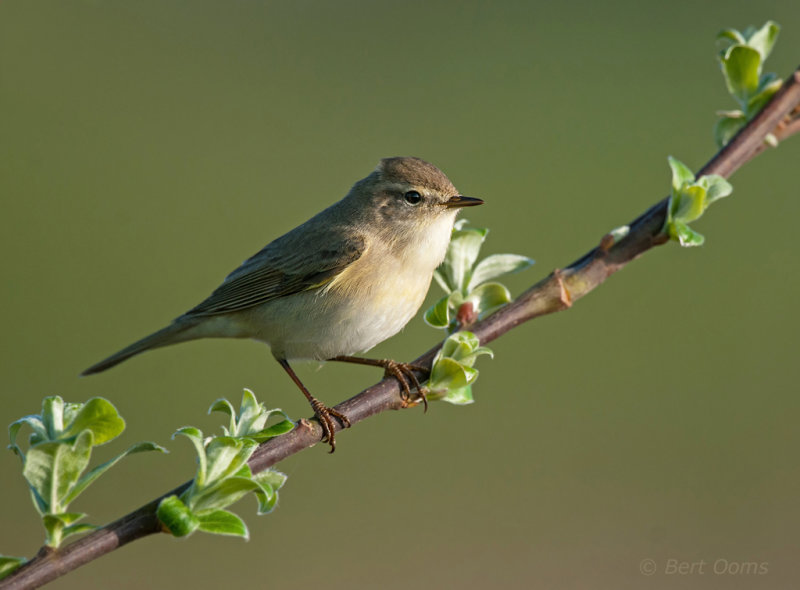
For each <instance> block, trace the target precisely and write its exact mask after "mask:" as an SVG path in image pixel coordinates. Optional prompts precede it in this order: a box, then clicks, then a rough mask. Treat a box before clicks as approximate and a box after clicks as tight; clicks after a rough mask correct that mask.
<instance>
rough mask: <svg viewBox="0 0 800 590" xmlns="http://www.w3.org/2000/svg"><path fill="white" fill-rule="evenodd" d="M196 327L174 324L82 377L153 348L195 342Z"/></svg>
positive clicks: (186, 323)
mask: <svg viewBox="0 0 800 590" xmlns="http://www.w3.org/2000/svg"><path fill="white" fill-rule="evenodd" d="M194 326H195V324H194V323H193V322H185V321H184V322H182V321H176V322H173V323H171V324H170V325H169V326H167V327H166V328H163V329H161V330H159V331H158V332H155V333H153V334H150V335H149V336H146V337H145V338H142V339H141V340H139V341H137V342H134V343H133V344H131V345H130V346H127V347H125V348H123V349H122V350H120V351H119V352H117V353H115V354H112V355H111V356H110V357H108V358H107V359H104V360H102V361H100V362H99V363H97V364H95V365H92V366H91V367H89V368H88V369H86V370H85V371H84V372H83V373H81V376H82V377H83V376H85V375H93V374H94V373H100V372H102V371H105V370H106V369H110V368H111V367H114V366H116V365H118V364H119V363H121V362H122V361H126V360H128V359H129V358H131V357H132V356H136V355H137V354H139V353H142V352H144V351H146V350H150V349H152V348H161V347H162V346H169V345H170V344H177V343H178V342H184V341H186V340H193V339H195V338H197V337H198V336H195V335H193V334H192V330H191V328H193V327H194Z"/></svg>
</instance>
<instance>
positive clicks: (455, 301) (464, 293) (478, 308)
mask: <svg viewBox="0 0 800 590" xmlns="http://www.w3.org/2000/svg"><path fill="white" fill-rule="evenodd" d="M466 223H467V221H466V220H465V219H461V220H459V221H457V222H456V224H455V227H454V228H453V235H452V237H451V239H450V246H449V247H448V249H447V254H446V255H445V259H444V261H443V262H442V264H441V266H439V268H438V269H436V271H435V272H434V273H433V278H434V279H436V282H437V283H438V284H439V286H440V287H441V288H442V289H444V291H445V292H446V293H447V295H445V296H444V297H442V298H441V299H439V301H437V302H436V303H435V304H434V305H433V306H432V307H430V308H429V309H428V310H427V311H426V312H425V316H424V318H425V322H426V323H427V324H429V325H431V326H433V327H434V328H444V329H446V330H447V331H448V332H450V333H453V332H455V331H456V330H457V329H458V328H459V327H460V326H468V325H469V324H471V323H473V322H475V321H476V320H478V319H480V318H483V317H484V316H486V315H488V314H489V313H491V312H492V311H495V310H496V309H497V308H499V307H501V306H503V305H505V304H506V303H508V302H510V301H511V293H509V291H508V289H507V288H506V287H505V285H502V284H501V283H498V282H496V281H495V279H497V278H498V277H501V276H503V275H506V274H510V273H515V272H519V271H521V270H524V269H526V268H528V267H529V266H531V265H532V264H533V263H534V261H533V260H531V259H530V258H527V257H525V256H519V255H517V254H494V255H492V256H487V257H486V258H484V259H483V260H481V261H480V262H477V264H476V261H477V260H478V254H479V252H480V249H481V246H482V245H483V242H484V240H485V239H486V235H487V234H488V232H489V230H488V229H485V228H466V227H465V225H466Z"/></svg>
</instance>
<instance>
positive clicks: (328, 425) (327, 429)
mask: <svg viewBox="0 0 800 590" xmlns="http://www.w3.org/2000/svg"><path fill="white" fill-rule="evenodd" d="M277 360H278V362H279V363H280V365H281V367H283V370H284V371H286V372H287V373H288V374H289V377H291V378H292V381H294V383H295V385H297V387H299V388H300V391H302V392H303V395H304V396H306V399H307V400H308V403H310V404H311V408H312V409H313V410H314V414H315V415H316V416H317V420H318V421H319V424H320V426H322V432H323V435H324V436H323V438H322V440H323V441H324V442H327V443H328V444H329V445H330V446H331V451H330V452H331V453H332V452H333V451H335V450H336V439H335V437H334V433H335V432H336V425H335V424H334V422H333V418H331V416H333V417H335V418H338V419H339V421H340V422H341V423H342V427H343V428H350V420H349V419H348V418H347V416H345V415H344V414H342V413H341V412H339V411H337V410H334V409H333V408H329V407H328V406H326V405H325V404H323V403H322V402H321V401H319V400H318V399H317V398H315V397H314V396H313V395H311V393H310V392H309V391H308V389H306V386H305V385H303V382H302V381H300V378H299V377H298V376H297V374H296V373H295V372H294V369H292V368H291V367H290V366H289V363H288V362H287V361H286V359H277Z"/></svg>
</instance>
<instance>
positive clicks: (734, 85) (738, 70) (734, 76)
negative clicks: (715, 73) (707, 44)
mask: <svg viewBox="0 0 800 590" xmlns="http://www.w3.org/2000/svg"><path fill="white" fill-rule="evenodd" d="M722 71H723V73H724V75H725V82H726V83H727V85H728V91H729V92H730V93H731V94H732V95H733V96H734V97H736V99H737V100H738V101H739V102H740V103H741V104H743V105H744V104H746V103H747V100H748V99H749V98H750V96H751V95H752V94H754V93H755V92H756V89H757V88H758V81H759V76H760V74H761V54H760V53H759V52H758V51H757V50H755V49H753V48H752V47H748V46H746V45H734V46H732V47H730V48H729V49H728V51H726V52H725V55H724V56H723V58H722Z"/></svg>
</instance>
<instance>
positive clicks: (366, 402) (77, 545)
mask: <svg viewBox="0 0 800 590" xmlns="http://www.w3.org/2000/svg"><path fill="white" fill-rule="evenodd" d="M798 121H800V68H798V70H795V72H794V73H793V74H792V75H791V76H790V77H789V78H788V79H787V80H786V81H785V82H784V84H783V86H782V87H781V89H780V90H779V91H778V92H777V93H776V94H775V96H774V97H773V99H772V101H770V103H769V104H768V105H767V106H766V107H764V109H763V110H762V111H761V112H760V113H759V114H758V115H757V116H756V117H755V118H754V119H753V120H752V121H750V122H749V123H748V124H747V125H746V126H745V127H744V128H743V129H742V130H741V131H740V132H739V134H738V135H737V136H736V137H735V138H733V140H731V142H730V143H728V145H726V146H725V147H724V148H722V149H721V150H720V151H719V152H718V153H717V154H716V155H715V156H714V157H713V158H712V159H711V161H709V162H708V163H707V164H706V165H705V166H703V168H702V169H701V170H700V171H699V172H698V173H697V176H698V177H699V176H702V175H705V174H719V175H721V176H723V177H729V176H730V175H731V174H733V172H735V171H736V170H738V169H739V168H740V167H741V166H742V165H744V164H745V163H746V162H748V161H749V160H750V159H752V158H753V157H755V156H756V155H757V154H759V153H761V152H762V151H764V150H765V149H767V147H766V145H767V144H765V141H764V140H765V138H766V136H767V135H768V134H770V133H772V134H773V135H775V136H776V137H777V138H778V139H780V140H784V139H786V138H788V137H789V136H790V135H792V134H794V133H798V132H800V122H798ZM667 203H668V199H666V198H665V199H663V200H662V201H660V202H658V203H656V204H655V205H653V206H652V207H650V209H648V210H647V211H645V212H644V213H643V214H642V215H640V216H639V217H638V218H636V219H635V220H634V221H632V222H631V223H630V224H629V228H630V231H629V232H628V234H627V235H626V236H625V237H624V238H622V239H620V240H619V241H617V242H615V240H614V238H613V237H612V236H611V235H610V234H609V235H606V236H604V237H603V238H602V239H601V241H600V244H599V245H598V246H597V247H596V248H594V249H592V250H591V251H589V252H587V253H586V254H585V255H583V256H582V257H581V258H579V259H578V260H576V261H575V262H573V263H572V264H570V265H569V266H568V267H566V268H564V269H562V270H555V271H553V272H552V273H551V274H550V275H549V276H547V277H545V278H544V279H542V280H541V281H539V282H538V283H536V284H535V285H533V286H532V287H531V288H530V289H528V290H527V291H525V292H524V293H523V294H522V295H520V296H519V297H518V298H517V299H515V300H514V301H513V302H512V303H510V304H509V305H507V306H505V307H504V308H502V309H501V310H500V311H498V312H497V313H495V314H493V315H491V316H489V317H487V318H486V319H484V320H482V321H480V322H478V323H476V324H474V325H471V326H468V328H469V329H470V330H471V331H472V332H474V333H475V334H476V335H477V336H478V338H480V341H481V343H482V344H486V343H488V342H491V341H492V340H494V339H496V338H499V337H500V336H502V335H503V334H505V333H506V332H508V331H509V330H511V329H513V328H515V327H517V326H518V325H520V324H522V323H523V322H527V321H528V320H531V319H533V318H536V317H539V316H542V315H547V314H550V313H554V312H557V311H562V310H565V309H568V308H569V307H571V306H572V304H573V303H574V302H575V301H577V300H578V299H580V298H581V297H583V296H585V295H587V294H588V293H590V292H591V291H593V290H594V289H595V288H596V287H598V286H599V285H601V284H602V283H603V282H604V281H605V280H606V279H607V278H608V277H610V276H611V275H612V274H614V273H615V272H617V271H618V270H620V269H621V268H623V267H624V266H625V265H626V264H628V263H629V262H631V261H632V260H634V259H635V258H637V257H638V256H640V255H641V254H643V253H644V252H646V251H647V250H649V249H650V248H652V247H653V246H658V245H660V244H663V243H665V242H666V241H667V240H668V238H667V236H666V235H665V234H664V232H663V227H664V220H665V218H666V212H667ZM439 346H440V345H437V346H436V347H434V348H432V349H431V350H429V351H428V352H426V353H425V354H423V355H422V356H420V357H419V358H417V359H416V360H415V361H413V362H414V364H417V365H422V366H425V367H430V365H431V362H432V360H433V357H434V355H435V354H436V352H437V351H438V349H439ZM402 407H403V401H402V399H401V397H400V387H399V385H398V382H397V381H396V380H395V379H384V380H383V381H381V382H380V383H377V384H376V385H373V386H372V387H370V388H368V389H365V390H364V391H362V392H361V393H359V394H358V395H356V396H355V397H353V398H351V399H349V400H347V401H345V402H343V403H341V404H339V405H338V406H336V409H337V410H339V411H340V412H342V413H344V414H346V415H347V416H348V418H349V419H350V422H351V424H356V423H357V422H361V421H362V420H364V419H366V418H369V417H370V416H373V415H375V414H379V413H380V412H384V411H386V410H397V409H401V408H402ZM337 428H338V424H337ZM321 438H322V428H321V427H320V426H319V424H318V423H316V422H312V421H309V420H305V419H303V420H300V422H299V423H298V426H297V427H296V428H295V429H294V430H292V431H291V432H289V433H287V434H284V435H282V436H280V437H277V438H274V439H271V440H269V441H267V442H265V443H264V444H262V445H261V446H260V447H259V448H258V450H257V451H256V452H255V453H254V454H253V456H252V457H251V459H250V461H249V463H250V467H251V469H252V470H253V472H254V473H255V472H259V471H263V470H264V469H267V468H268V467H271V466H273V465H275V464H276V463H278V462H279V461H281V460H282V459H285V458H286V457H288V456H290V455H293V454H295V453H297V452H299V451H301V450H303V449H305V448H308V447H311V446H314V445H315V444H316V443H318V442H319V441H320V439H321ZM189 483H190V482H187V483H185V484H183V485H182V486H180V487H178V488H175V489H174V490H172V491H170V492H167V493H166V494H164V496H162V497H161V498H157V499H155V500H153V501H152V502H150V503H148V504H146V505H144V506H142V507H141V508H139V509H138V510H135V511H134V512H131V513H130V514H128V515H126V516H123V517H122V518H120V519H119V520H116V521H114V522H112V523H111V524H109V525H106V526H105V527H103V528H102V529H99V530H97V531H95V532H93V533H91V534H89V535H87V536H85V537H83V538H82V539H79V540H78V541H76V542H74V543H71V544H70V545H67V546H66V547H64V548H62V549H59V550H57V551H53V550H45V549H44V548H43V549H42V550H41V551H40V552H39V553H38V554H37V555H36V556H35V557H34V558H33V559H31V560H30V561H29V562H28V563H26V564H25V565H24V566H22V567H21V568H20V569H18V570H17V571H16V572H14V573H13V574H11V575H10V576H9V577H7V578H6V579H5V580H3V581H1V582H0V590H12V589H13V590H21V589H28V588H37V587H39V586H41V585H43V584H46V583H47V582H49V581H51V580H54V579H56V578H58V577H60V576H62V575H64V574H66V573H68V572H70V571H72V570H74V569H77V568H78V567H80V566H81V565H83V564H85V563H88V562H90V561H93V560H95V559H97V558H98V557H100V556H102V555H105V554H106V553H110V552H111V551H113V550H115V549H117V548H119V547H122V546H123V545H126V544H127V543H130V542H131V541H135V540H136V539H140V538H142V537H146V536H148V535H151V534H153V533H158V532H162V528H161V524H160V522H159V521H158V519H157V518H156V508H157V507H158V503H159V502H160V501H161V499H162V498H164V497H166V496H169V495H172V494H180V493H182V492H183V491H184V490H185V489H186V487H187V486H188V485H189Z"/></svg>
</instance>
